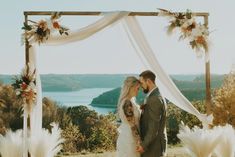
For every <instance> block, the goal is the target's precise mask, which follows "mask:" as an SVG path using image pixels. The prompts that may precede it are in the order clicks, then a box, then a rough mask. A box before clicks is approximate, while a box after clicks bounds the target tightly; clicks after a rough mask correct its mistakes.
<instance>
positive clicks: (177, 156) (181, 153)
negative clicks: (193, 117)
mask: <svg viewBox="0 0 235 157" xmlns="http://www.w3.org/2000/svg"><path fill="white" fill-rule="evenodd" d="M167 152H168V153H167V157H189V156H188V155H186V153H185V150H184V149H183V148H182V147H170V148H168V151H167ZM115 155H116V154H115V152H104V153H97V154H77V155H63V156H60V157H116V156H115Z"/></svg>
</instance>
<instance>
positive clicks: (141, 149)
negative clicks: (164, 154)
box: [136, 146, 144, 153]
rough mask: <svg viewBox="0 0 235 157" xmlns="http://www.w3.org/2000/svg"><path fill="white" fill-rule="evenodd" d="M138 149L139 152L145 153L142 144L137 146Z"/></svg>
mask: <svg viewBox="0 0 235 157" xmlns="http://www.w3.org/2000/svg"><path fill="white" fill-rule="evenodd" d="M136 151H137V152H139V153H143V152H144V148H143V147H142V146H137V148H136Z"/></svg>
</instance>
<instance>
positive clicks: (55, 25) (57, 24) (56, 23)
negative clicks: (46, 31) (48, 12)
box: [53, 21, 60, 29]
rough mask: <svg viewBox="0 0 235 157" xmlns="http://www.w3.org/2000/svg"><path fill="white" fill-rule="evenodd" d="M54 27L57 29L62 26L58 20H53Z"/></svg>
mask: <svg viewBox="0 0 235 157" xmlns="http://www.w3.org/2000/svg"><path fill="white" fill-rule="evenodd" d="M53 27H54V28H55V29H59V28H60V25H59V23H58V22H57V21H55V22H53Z"/></svg>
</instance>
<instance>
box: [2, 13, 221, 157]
mask: <svg viewBox="0 0 235 157" xmlns="http://www.w3.org/2000/svg"><path fill="white" fill-rule="evenodd" d="M161 11H162V13H161V14H162V15H164V16H166V15H167V16H169V17H171V18H173V19H175V20H173V21H171V25H170V27H169V31H168V32H171V30H173V29H174V28H175V27H180V28H181V30H183V31H184V33H183V36H182V37H181V38H191V37H193V38H192V39H191V40H190V44H191V46H192V48H193V49H195V50H196V51H198V50H200V51H201V48H203V49H204V50H205V52H207V51H208V44H207V41H208V35H209V33H205V34H204V32H208V30H207V28H203V29H199V28H202V27H201V25H197V24H196V23H194V22H195V21H193V20H192V17H193V16H192V17H191V18H188V13H185V14H182V15H183V18H182V17H181V16H178V15H177V14H174V13H171V12H169V11H166V10H161ZM128 14H129V12H123V11H122V12H103V13H102V15H103V17H102V18H100V19H98V20H97V21H95V22H94V23H92V24H90V25H88V26H85V27H83V28H80V29H78V30H74V31H70V30H69V29H67V28H66V27H64V26H62V25H60V24H59V22H58V19H59V18H60V16H59V13H53V14H52V16H51V18H50V19H47V20H41V21H39V22H34V21H31V23H33V25H28V24H24V27H23V29H24V30H25V33H24V34H23V37H24V38H25V39H27V41H28V43H29V63H28V67H29V71H34V70H32V69H36V71H35V76H36V87H35V88H34V87H33V88H34V89H33V90H35V89H36V92H35V94H36V102H35V105H34V106H33V108H32V110H31V111H30V113H29V115H30V118H31V121H30V126H31V130H30V137H29V141H30V139H32V138H33V137H34V140H35V141H37V140H36V139H35V137H37V136H36V135H38V134H39V135H42V134H43V132H45V130H43V129H42V93H41V92H42V90H41V81H40V76H39V73H38V72H39V70H38V67H37V66H36V65H37V64H36V59H37V57H36V55H37V54H36V52H35V49H34V48H35V46H36V44H37V43H38V44H44V45H55V46H56V45H61V44H67V43H71V42H78V41H80V40H83V39H86V38H88V37H90V36H92V35H93V34H95V33H97V32H99V31H101V30H103V29H105V28H106V27H107V26H110V25H114V24H120V23H121V24H122V25H123V28H124V30H125V32H126V33H127V36H128V39H129V40H130V42H131V44H132V46H133V47H134V48H135V50H136V53H137V54H138V56H139V57H140V59H141V61H143V62H144V63H145V65H146V68H148V69H150V70H152V71H153V72H154V73H156V75H157V76H158V77H157V80H156V83H157V85H158V87H159V90H160V93H161V95H162V96H163V97H164V98H166V99H168V100H169V101H171V102H172V103H173V104H175V105H176V106H178V107H179V108H181V109H183V110H185V111H186V112H189V113H191V114H193V115H195V116H196V117H197V118H198V119H199V120H201V121H202V122H203V124H204V126H207V125H209V124H211V122H212V117H211V116H210V117H207V116H206V115H205V114H201V113H200V112H199V111H198V110H197V109H196V108H195V107H194V106H193V105H192V104H191V103H190V102H189V101H188V100H187V99H186V98H185V97H184V96H183V95H182V93H181V92H180V91H179V89H178V88H177V87H176V85H175V84H174V83H173V81H172V80H171V78H170V77H169V76H168V75H167V74H166V72H165V71H164V70H163V68H162V67H161V65H160V64H159V62H158V60H157V58H156V56H155V55H154V51H153V49H152V48H151V47H150V45H149V44H148V42H147V40H146V38H145V35H144V33H143V31H142V28H141V26H140V24H139V22H138V20H137V19H136V17H134V16H128ZM186 15H187V16H186ZM186 17H187V18H186ZM176 21H177V22H176ZM178 21H179V24H178ZM182 21H184V22H183V23H182ZM190 21H192V22H190ZM197 26H198V27H197ZM196 28H198V29H196ZM56 30H57V31H59V35H55V34H54V32H55V31H56ZM194 30H199V31H196V33H195V32H194ZM198 32H201V33H203V35H202V36H201V37H199V36H198ZM195 34H196V35H195ZM200 35H201V34H200ZM26 69H27V68H26ZM17 85H19V86H17V88H20V89H21V88H25V87H24V86H25V85H23V83H20V82H17ZM16 91H17V90H16ZM20 96H21V97H22V98H23V99H24V98H25V95H23V94H21V95H20ZM24 116H25V115H24ZM25 122H26V121H25V119H24V130H23V132H24V136H23V138H24V140H23V141H24V145H23V146H24V147H23V152H21V153H23V154H24V155H23V156H24V157H26V156H27V152H28V150H29V152H30V153H31V154H32V155H33V156H34V155H35V152H34V151H33V150H35V148H32V147H33V145H32V144H31V145H30V143H29V142H28V140H27V137H28V136H27V135H28V133H27V127H26V126H25V124H26V123H25ZM186 130H187V129H186ZM188 132H190V131H188ZM59 133H60V130H59V128H58V126H55V131H54V134H55V135H53V132H52V134H51V135H50V136H49V137H51V138H49V137H48V138H46V139H45V140H46V141H48V139H50V140H51V141H53V142H54V143H52V144H51V145H50V147H48V149H47V150H46V151H44V152H45V153H49V154H50V155H49V156H50V157H52V156H54V155H55V154H56V153H57V152H58V151H59V150H60V148H61V147H60V145H59V144H60V143H61V142H62V141H63V140H62V139H61V138H60V134H59ZM184 133H185V134H188V133H187V131H184ZM197 135H198V134H197ZM44 137H45V136H44ZM179 137H184V139H185V138H186V139H187V137H185V136H183V135H182V134H181V136H179ZM5 138H7V137H5ZM39 138H40V137H39ZM188 138H189V139H190V137H188ZM182 139H183V138H182ZM203 140H205V139H202V141H203ZM212 140H213V141H216V139H212ZM35 141H34V142H35ZM1 144H2V143H1ZM21 153H20V154H21ZM2 156H3V157H6V156H7V155H4V154H2ZM18 156H19V155H18V154H17V155H16V154H15V156H14V157H18ZM44 156H46V155H44ZM8 157H9V155H8Z"/></svg>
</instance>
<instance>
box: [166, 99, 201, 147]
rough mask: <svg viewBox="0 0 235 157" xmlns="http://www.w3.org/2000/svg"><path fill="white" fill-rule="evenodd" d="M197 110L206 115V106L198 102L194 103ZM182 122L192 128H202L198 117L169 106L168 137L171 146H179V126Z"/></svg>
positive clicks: (171, 105)
mask: <svg viewBox="0 0 235 157" xmlns="http://www.w3.org/2000/svg"><path fill="white" fill-rule="evenodd" d="M193 105H194V107H195V108H197V109H198V110H199V111H200V112H201V113H205V104H204V103H202V102H200V101H196V102H193ZM181 121H182V122H183V123H184V124H186V125H187V126H189V127H190V128H192V127H193V126H195V125H196V126H199V127H201V126H202V124H201V122H200V121H199V120H198V119H197V117H196V116H194V115H192V114H189V113H187V112H185V111H183V110H181V109H179V108H177V107H176V106H175V105H173V104H168V106H167V136H168V143H169V144H177V143H178V142H179V139H178V137H177V134H178V132H179V124H180V123H181Z"/></svg>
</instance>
